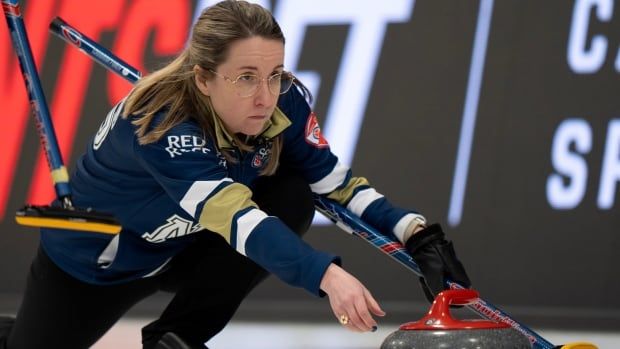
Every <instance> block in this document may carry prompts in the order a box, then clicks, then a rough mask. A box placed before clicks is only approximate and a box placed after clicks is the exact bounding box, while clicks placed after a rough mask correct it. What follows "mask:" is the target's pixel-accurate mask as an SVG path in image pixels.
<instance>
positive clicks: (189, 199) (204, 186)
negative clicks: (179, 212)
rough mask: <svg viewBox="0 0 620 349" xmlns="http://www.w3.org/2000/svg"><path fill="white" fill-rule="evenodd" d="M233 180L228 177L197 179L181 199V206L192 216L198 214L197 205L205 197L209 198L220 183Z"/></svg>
mask: <svg viewBox="0 0 620 349" xmlns="http://www.w3.org/2000/svg"><path fill="white" fill-rule="evenodd" d="M232 181H233V180H232V179H230V178H228V177H226V178H224V179H222V180H219V181H196V182H194V184H192V186H191V187H190V188H189V189H188V190H187V192H186V193H185V196H183V199H181V203H180V205H181V207H182V208H183V209H184V210H185V211H187V213H189V214H190V215H191V216H192V217H195V216H196V207H198V204H199V203H201V202H202V201H203V200H204V199H206V198H207V196H209V195H210V194H211V192H213V190H215V188H217V186H218V185H220V184H221V183H224V182H232Z"/></svg>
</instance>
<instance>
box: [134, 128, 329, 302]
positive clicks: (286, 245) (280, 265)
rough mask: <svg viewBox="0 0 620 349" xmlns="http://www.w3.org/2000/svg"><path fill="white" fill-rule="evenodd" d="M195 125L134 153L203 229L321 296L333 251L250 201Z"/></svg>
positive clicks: (175, 129)
mask: <svg viewBox="0 0 620 349" xmlns="http://www.w3.org/2000/svg"><path fill="white" fill-rule="evenodd" d="M210 144H211V143H210V142H207V141H205V139H204V138H203V136H202V135H201V131H200V129H199V128H198V127H195V126H194V127H192V126H188V125H186V124H181V125H178V126H176V127H175V128H173V129H172V130H171V131H169V132H168V133H167V134H166V135H164V136H163V137H162V138H161V139H160V140H159V141H157V142H154V143H150V144H146V145H138V144H136V145H135V152H136V155H137V156H136V158H137V159H138V161H139V162H140V163H141V165H142V167H143V168H145V169H146V171H147V172H148V173H149V174H150V175H152V176H153V177H154V178H155V180H156V181H157V182H158V184H159V185H160V186H161V188H163V190H164V191H165V192H166V194H167V195H168V196H169V197H170V198H171V199H172V200H173V201H174V202H175V203H176V204H178V205H179V206H180V207H181V208H182V209H183V210H184V211H185V212H186V213H187V214H189V215H190V216H191V217H193V219H194V221H195V222H198V223H199V224H200V225H201V226H202V227H203V228H204V229H208V230H210V231H212V232H215V233H217V234H220V235H222V236H223V237H224V238H225V239H226V241H227V242H228V243H229V244H230V245H231V246H232V247H233V248H234V249H236V250H237V251H238V252H239V253H241V254H243V255H244V256H247V257H248V258H250V259H252V260H253V261H255V262H256V263H258V264H259V265H260V266H262V267H263V268H265V269H266V270H268V271H269V272H271V273H273V274H275V275H276V276H278V277H279V278H280V279H282V280H283V281H285V282H287V283H288V284H290V285H293V286H297V287H302V288H305V289H306V290H308V291H309V292H311V293H313V294H316V295H323V294H322V293H321V291H320V289H319V285H320V281H321V279H322V277H323V274H324V273H325V270H326V269H327V267H328V266H329V264H330V263H332V262H336V263H339V260H338V258H337V257H336V256H333V255H331V254H328V253H325V252H321V251H317V250H315V249H313V248H312V247H311V246H309V245H308V244H306V243H305V242H304V241H303V240H301V239H300V238H299V237H298V236H297V235H296V234H295V233H294V232H293V231H291V230H290V228H288V227H287V226H286V225H285V224H284V223H283V222H282V221H281V220H280V219H278V218H277V217H273V216H268V215H267V214H266V213H265V212H264V211H262V210H261V209H260V208H259V207H258V206H257V205H256V203H254V202H253V201H252V192H251V190H250V189H249V188H248V187H247V186H246V185H244V184H242V183H238V182H235V181H233V180H232V179H231V178H230V177H229V176H228V170H227V168H226V166H227V165H226V161H225V159H224V158H223V156H222V155H221V154H219V152H218V151H217V149H216V148H215V147H213V146H211V145H210Z"/></svg>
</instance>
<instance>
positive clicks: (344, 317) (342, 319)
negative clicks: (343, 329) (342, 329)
mask: <svg viewBox="0 0 620 349" xmlns="http://www.w3.org/2000/svg"><path fill="white" fill-rule="evenodd" d="M338 321H340V323H341V324H342V325H346V324H348V323H349V317H348V316H347V314H342V315H340V318H339V319H338Z"/></svg>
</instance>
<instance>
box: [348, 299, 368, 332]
mask: <svg viewBox="0 0 620 349" xmlns="http://www.w3.org/2000/svg"><path fill="white" fill-rule="evenodd" d="M347 314H348V315H349V324H348V325H347V328H349V329H350V330H353V331H355V332H366V331H368V329H366V324H364V321H363V320H362V319H361V318H360V316H359V314H358V313H357V310H356V309H355V305H352V306H351V307H350V308H349V310H347Z"/></svg>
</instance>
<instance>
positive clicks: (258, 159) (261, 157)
mask: <svg viewBox="0 0 620 349" xmlns="http://www.w3.org/2000/svg"><path fill="white" fill-rule="evenodd" d="M269 154H271V148H265V147H263V148H260V149H259V150H258V151H257V152H256V154H254V158H253V159H252V167H254V168H261V167H263V164H264V163H265V162H266V161H267V160H268V159H269Z"/></svg>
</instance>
